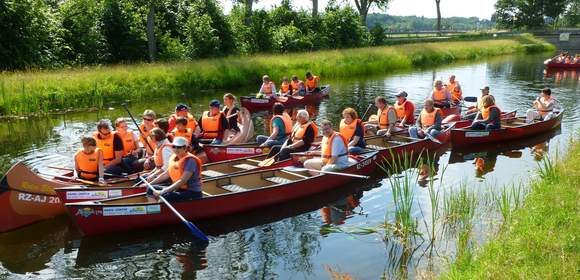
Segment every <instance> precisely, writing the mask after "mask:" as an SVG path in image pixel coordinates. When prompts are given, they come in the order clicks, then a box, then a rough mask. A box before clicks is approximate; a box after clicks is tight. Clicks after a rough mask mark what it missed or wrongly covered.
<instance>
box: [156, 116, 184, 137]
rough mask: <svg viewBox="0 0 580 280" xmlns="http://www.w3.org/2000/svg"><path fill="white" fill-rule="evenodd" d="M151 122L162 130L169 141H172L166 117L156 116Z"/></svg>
mask: <svg viewBox="0 0 580 280" xmlns="http://www.w3.org/2000/svg"><path fill="white" fill-rule="evenodd" d="M188 122H189V121H188ZM153 124H154V125H155V127H157V128H159V129H161V130H163V132H164V133H165V136H167V139H168V140H169V142H171V141H173V134H172V133H171V132H170V131H169V122H168V121H167V119H166V118H158V119H156V120H155V122H154V123H153ZM174 129H175V128H174Z"/></svg>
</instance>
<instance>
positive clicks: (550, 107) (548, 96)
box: [526, 88, 556, 123]
mask: <svg viewBox="0 0 580 280" xmlns="http://www.w3.org/2000/svg"><path fill="white" fill-rule="evenodd" d="M555 103H556V100H555V99H554V98H552V90H550V88H544V89H542V91H541V93H540V96H539V97H537V98H536V100H534V103H533V104H534V109H529V110H528V111H527V112H526V122H527V123H532V122H533V121H534V120H549V119H551V118H552V117H554V113H553V111H554V105H555Z"/></svg>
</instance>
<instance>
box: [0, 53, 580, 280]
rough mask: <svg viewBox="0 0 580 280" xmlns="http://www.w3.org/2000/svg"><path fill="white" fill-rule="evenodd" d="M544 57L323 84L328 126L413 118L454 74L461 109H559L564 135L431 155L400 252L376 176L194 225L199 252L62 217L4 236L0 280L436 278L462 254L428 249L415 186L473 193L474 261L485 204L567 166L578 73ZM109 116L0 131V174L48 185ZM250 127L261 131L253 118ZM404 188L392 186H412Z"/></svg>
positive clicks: (178, 241) (449, 239) (180, 235)
mask: <svg viewBox="0 0 580 280" xmlns="http://www.w3.org/2000/svg"><path fill="white" fill-rule="evenodd" d="M549 56H550V54H542V55H517V56H504V57H499V58H492V59H489V60H485V61H479V62H475V63H460V64H454V65H449V66H443V67H438V68H429V69H422V70H415V71H410V72H405V73H398V74H391V75H387V76H384V75H381V76H371V77H366V78H353V79H344V80H331V81H326V80H323V83H329V84H331V85H332V93H331V98H330V99H327V100H325V101H323V103H322V104H321V105H320V107H319V108H318V116H317V119H318V120H321V119H322V118H329V119H330V120H332V121H333V122H334V123H338V120H339V119H340V112H341V111H342V109H343V108H344V107H346V106H352V107H355V108H357V109H358V111H359V112H362V111H364V109H365V108H366V107H367V105H368V104H369V102H372V100H373V98H374V97H375V96H378V95H386V96H389V95H390V94H394V93H396V92H398V91H399V90H400V89H404V90H406V91H407V92H408V93H409V95H410V97H409V98H410V99H411V100H413V101H414V102H416V104H418V106H417V107H420V104H421V103H422V100H424V99H425V97H426V96H427V95H428V93H429V91H430V88H431V85H432V83H433V80H434V79H447V77H448V76H449V75H450V74H454V75H456V76H457V80H458V81H459V83H460V84H461V85H462V88H463V92H464V96H477V95H479V89H480V88H482V87H483V86H486V85H488V86H490V87H491V92H492V94H493V95H494V96H495V98H496V102H497V104H498V105H499V106H500V108H502V109H503V110H504V111H508V110H518V113H525V110H526V109H528V108H529V107H530V104H531V103H532V101H533V100H534V99H535V98H536V96H538V94H539V91H540V89H541V88H543V87H545V86H548V87H550V88H552V90H553V96H554V97H555V98H556V99H557V100H558V103H559V106H560V107H562V108H563V109H565V115H564V119H563V122H562V126H561V127H560V128H558V129H556V130H555V131H551V132H548V133H546V134H543V135H539V136H537V137H533V138H529V139H523V140H522V141H518V142H514V143H502V144H501V145H499V146H494V147H487V148H485V147H474V149H471V150H466V151H454V150H451V149H447V150H445V151H441V153H440V155H439V156H438V157H436V158H435V161H436V164H435V168H434V170H433V168H431V171H432V172H433V171H434V173H432V174H433V177H432V178H428V179H427V181H426V182H422V183H418V184H417V185H416V186H415V187H414V188H413V195H414V196H413V207H412V209H411V213H412V216H413V217H414V218H416V219H417V224H418V226H417V231H418V232H419V233H418V235H416V236H415V237H414V238H412V240H411V241H410V242H406V241H405V240H401V238H397V236H396V235H393V234H391V233H389V231H388V230H387V229H388V228H389V227H388V226H384V225H385V224H392V222H393V221H394V207H395V206H394V204H393V192H392V188H391V187H392V182H391V180H390V179H389V178H386V176H381V175H380V174H379V176H375V177H374V178H373V179H370V180H367V181H362V182H361V181H358V182H356V183H353V184H351V185H348V186H344V187H342V188H340V189H339V190H334V191H331V192H327V193H322V194H319V195H316V196H312V197H308V198H305V199H302V200H299V201H292V202H288V203H285V204H281V205H276V207H271V208H268V209H259V210H256V211H253V212H248V213H243V214H240V215H236V216H232V217H226V218H223V219H215V220H212V221H205V222H203V223H200V224H199V226H200V227H201V228H202V229H203V230H204V231H205V232H207V233H209V234H211V235H212V236H213V237H212V241H211V242H210V244H209V246H207V247H203V246H200V245H199V244H197V243H196V242H195V240H194V239H193V238H192V237H191V236H190V234H189V233H188V232H187V231H186V230H185V229H183V228H182V227H181V226H180V225H177V226H171V227H166V228H157V229H149V230H143V231H139V232H131V233H117V234H112V235H106V236H97V237H90V238H82V237H81V236H80V234H79V233H78V231H77V230H76V229H75V227H74V225H73V224H72V223H71V222H70V221H69V219H68V217H66V216H62V217H58V218H56V219H52V220H48V221H44V222H41V223H38V224H35V225H31V226H29V227H25V228H22V229H19V230H16V231H13V232H9V233H3V234H0V278H5V277H6V278H14V279H20V278H46V279H52V278H90V279H98V278H107V279H114V278H117V279H119V278H123V279H130V278H146V279H156V278H159V279H166V278H185V279H193V278H196V279H258V278H259V279H329V278H340V277H346V276H352V277H354V278H355V279H377V278H381V277H385V278H389V279H390V278H399V277H401V278H407V277H408V278H419V277H424V276H430V275H434V274H439V273H441V272H442V271H445V269H446V267H447V264H448V263H449V262H450V261H452V260H453V259H454V257H455V256H456V254H457V252H458V248H460V247H461V246H458V242H457V241H458V238H457V237H456V236H454V235H453V234H450V233H445V232H444V231H443V230H442V229H441V226H438V227H437V228H438V232H440V234H438V235H436V236H438V237H437V241H436V243H435V244H436V245H434V246H430V241H429V240H430V238H429V234H428V227H429V226H428V225H430V224H431V219H430V216H431V210H430V209H431V206H430V200H429V191H428V190H429V188H428V187H425V186H426V185H429V182H432V183H433V186H434V189H436V190H439V191H440V193H441V195H444V194H448V193H452V192H453V191H457V190H458V189H460V188H461V186H463V188H467V189H469V190H470V191H473V192H475V193H477V197H478V201H479V202H478V208H477V211H476V213H475V215H474V218H473V230H472V231H471V232H470V234H469V238H468V241H467V247H468V248H471V249H473V248H477V247H479V246H481V245H482V244H484V243H485V241H486V240H488V239H489V238H490V236H491V235H493V234H495V233H496V232H497V231H498V229H499V225H500V224H501V215H499V213H498V212H497V209H495V210H493V209H492V208H493V207H491V206H490V205H493V204H494V203H493V202H492V203H489V202H488V203H486V202H485V201H489V199H490V197H493V195H494V194H497V193H499V192H500V191H501V190H502V189H503V188H504V187H505V186H506V185H507V186H512V185H516V186H517V185H518V184H520V183H522V182H530V181H533V180H536V178H537V175H536V169H537V166H538V163H539V162H540V161H541V159H542V157H543V156H545V155H548V156H551V157H555V156H556V155H559V156H560V157H561V156H563V155H564V154H565V153H566V148H567V145H568V143H569V139H570V138H571V137H572V136H573V135H575V133H576V132H577V131H578V128H579V126H580V122H579V121H578V117H580V116H579V113H578V112H579V111H580V105H578V102H577V100H578V93H579V92H580V90H579V89H580V83H579V78H580V72H574V71H558V72H548V73H546V72H545V70H544V67H543V65H542V61H543V60H544V59H545V58H546V57H549ZM292 74H294V73H288V75H292ZM252 90H253V89H251V88H243V89H238V90H234V91H233V93H235V94H238V95H242V94H244V93H246V92H250V91H252ZM221 95H223V92H221V91H220V92H217V91H210V92H206V91H201V92H200V91H198V90H195V89H192V90H191V92H184V93H183V96H182V98H179V99H173V100H143V101H136V100H133V101H132V102H131V103H130V110H131V111H132V112H133V114H134V115H138V114H139V113H140V112H142V111H143V110H144V109H146V108H151V109H153V110H155V111H156V112H159V113H160V114H165V115H167V114H169V113H170V112H171V111H172V109H173V108H174V106H175V104H176V103H177V102H186V103H188V104H190V105H191V106H192V107H193V111H194V112H197V113H199V112H201V111H202V110H205V108H206V107H207V104H208V103H209V101H210V100H211V99H214V98H216V99H221V98H220V97H221ZM388 98H389V100H390V101H391V102H392V101H393V100H394V98H393V97H390V96H389V97H388ZM127 99H128V100H131V97H130V96H128V97H127ZM467 105H469V104H467ZM108 106H109V108H106V109H105V110H101V111H92V112H84V113H74V114H65V115H53V116H49V117H45V118H34V119H23V120H12V121H3V122H0V169H1V171H2V172H5V171H6V170H7V169H8V168H9V166H10V165H11V164H13V163H15V162H16V161H18V160H23V161H25V162H26V163H28V164H29V165H30V166H32V167H34V168H36V169H38V170H39V171H41V172H44V173H54V172H55V170H51V169H49V168H48V166H50V165H70V164H71V156H72V154H73V153H74V152H75V151H76V150H77V149H78V147H79V140H80V137H81V136H83V135H89V134H90V133H91V132H92V131H93V130H94V129H95V124H96V122H97V121H98V120H99V119H102V118H107V119H111V120H114V119H115V118H117V117H120V116H127V115H126V113H125V112H124V111H123V110H122V108H121V106H120V105H119V104H109V105H108ZM254 120H255V122H256V123H257V125H256V127H257V128H258V129H260V127H261V125H259V124H260V123H261V117H260V116H256V117H254ZM258 132H260V131H258ZM476 162H477V163H478V164H476ZM411 173H412V172H411ZM405 174H407V175H397V176H399V177H400V176H409V175H408V174H409V172H407V173H405ZM524 191H525V190H524ZM441 207H442V206H441ZM490 209H492V210H490Z"/></svg>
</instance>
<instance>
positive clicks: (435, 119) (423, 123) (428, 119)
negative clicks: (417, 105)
mask: <svg viewBox="0 0 580 280" xmlns="http://www.w3.org/2000/svg"><path fill="white" fill-rule="evenodd" d="M442 120H443V118H442V116H441V110H440V109H439V108H435V102H434V101H433V100H432V99H427V100H425V104H424V105H423V111H421V114H419V118H417V123H416V124H415V126H413V127H410V128H409V135H410V136H411V137H412V138H419V139H422V138H425V136H426V134H427V133H429V134H430V135H431V136H432V137H434V138H435V137H437V136H438V135H439V134H441V121H442Z"/></svg>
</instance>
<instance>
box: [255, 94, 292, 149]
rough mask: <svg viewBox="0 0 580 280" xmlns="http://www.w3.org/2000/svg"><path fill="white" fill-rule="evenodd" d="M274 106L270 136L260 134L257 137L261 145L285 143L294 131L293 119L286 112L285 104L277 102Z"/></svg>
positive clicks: (270, 145) (268, 145)
mask: <svg viewBox="0 0 580 280" xmlns="http://www.w3.org/2000/svg"><path fill="white" fill-rule="evenodd" d="M272 108H273V109H272V111H273V114H274V116H273V117H272V120H271V121H270V136H265V135H258V136H257V137H256V142H257V143H258V144H260V147H272V146H274V145H283V144H284V142H285V141H286V138H287V137H288V136H290V134H291V133H292V127H293V125H292V119H291V118H290V115H288V114H287V113H286V112H284V105H283V104H282V103H278V102H276V103H275V104H274V106H273V107H272Z"/></svg>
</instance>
